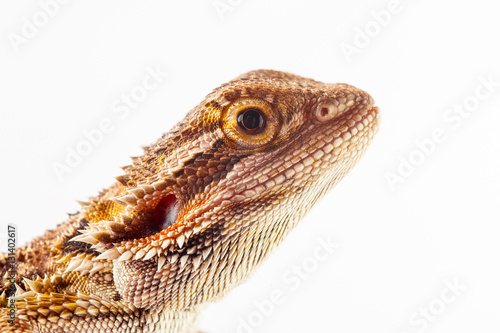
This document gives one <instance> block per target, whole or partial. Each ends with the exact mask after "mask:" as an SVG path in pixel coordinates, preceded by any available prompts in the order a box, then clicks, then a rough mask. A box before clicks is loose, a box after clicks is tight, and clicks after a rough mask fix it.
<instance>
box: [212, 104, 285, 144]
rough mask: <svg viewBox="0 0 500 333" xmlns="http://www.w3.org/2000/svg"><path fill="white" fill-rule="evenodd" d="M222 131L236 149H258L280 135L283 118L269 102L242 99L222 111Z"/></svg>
mask: <svg viewBox="0 0 500 333" xmlns="http://www.w3.org/2000/svg"><path fill="white" fill-rule="evenodd" d="M221 116H222V118H221V120H222V131H223V132H224V134H225V136H226V138H227V139H228V140H229V142H228V143H229V144H230V145H231V146H233V147H234V148H243V149H258V148H261V147H264V146H265V145H266V144H268V143H269V142H270V141H272V140H273V139H274V138H275V137H276V136H277V134H278V133H279V130H280V127H281V125H280V124H281V116H280V114H279V113H278V112H277V111H276V110H275V109H274V108H273V106H272V105H271V104H270V103H268V102H267V101H265V100H263V99H260V98H240V99H238V100H236V101H235V102H233V103H232V104H231V105H229V107H227V109H225V110H224V111H222V115H221Z"/></svg>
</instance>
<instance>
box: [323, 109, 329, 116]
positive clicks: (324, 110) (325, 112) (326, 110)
mask: <svg viewBox="0 0 500 333" xmlns="http://www.w3.org/2000/svg"><path fill="white" fill-rule="evenodd" d="M327 115H328V108H321V117H326V116H327Z"/></svg>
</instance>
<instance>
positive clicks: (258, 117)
mask: <svg viewBox="0 0 500 333" xmlns="http://www.w3.org/2000/svg"><path fill="white" fill-rule="evenodd" d="M238 125H239V126H240V127H241V128H242V129H243V130H245V131H246V132H248V133H250V134H259V133H260V132H261V131H262V130H263V129H264V127H265V126H266V120H265V118H264V114H263V113H262V111H261V110H259V109H257V108H248V109H245V110H243V111H241V112H240V114H239V115H238Z"/></svg>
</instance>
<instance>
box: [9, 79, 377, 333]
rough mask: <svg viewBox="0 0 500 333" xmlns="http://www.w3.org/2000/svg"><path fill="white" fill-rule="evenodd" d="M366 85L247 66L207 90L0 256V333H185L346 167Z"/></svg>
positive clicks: (359, 140)
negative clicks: (42, 227)
mask: <svg viewBox="0 0 500 333" xmlns="http://www.w3.org/2000/svg"><path fill="white" fill-rule="evenodd" d="M378 122H379V110H378V108H377V107H376V106H374V101H373V99H372V98H371V97H370V96H369V95H368V94H367V93H366V92H364V91H362V90H360V89H357V88H355V87H353V86H351V85H348V84H343V83H342V84H327V83H321V82H318V81H314V80H312V79H308V78H303V77H300V76H297V75H293V74H289V73H285V72H279V71H272V70H257V71H251V72H248V73H246V74H243V75H241V76H239V77H237V78H236V79H234V80H232V81H230V82H228V83H226V84H223V85H221V86H220V87H219V88H217V89H215V90H213V91H212V92H211V93H210V94H209V95H207V97H206V98H205V100H204V101H202V102H201V103H200V104H199V105H198V106H197V107H195V108H194V109H193V110H192V111H190V112H189V113H188V114H187V115H186V117H185V118H184V119H183V120H182V121H180V122H179V123H178V124H177V125H176V126H175V127H174V128H173V129H172V130H171V131H170V132H168V133H166V134H164V135H163V136H162V137H161V138H160V139H159V140H158V141H157V142H155V143H154V144H152V145H151V146H149V147H147V148H145V151H144V155H142V156H139V157H133V158H132V164H131V165H128V166H125V167H123V170H124V172H125V173H124V174H123V175H121V176H119V177H117V182H116V183H115V184H114V185H112V186H111V187H109V188H107V189H105V190H103V191H102V192H100V193H99V195H97V196H95V197H92V198H90V199H89V200H88V202H82V203H81V204H82V209H81V211H80V212H78V213H76V214H73V215H70V217H69V219H68V220H67V221H66V222H64V223H62V224H60V225H59V226H58V227H57V228H56V229H54V230H49V231H47V232H46V233H45V234H44V235H43V236H41V237H38V238H36V239H34V240H32V241H31V242H29V243H28V244H26V245H25V246H23V247H20V248H17V249H15V251H11V252H10V253H6V254H2V255H0V273H1V275H2V276H3V277H4V281H3V284H1V285H0V287H1V288H2V289H0V291H2V292H3V293H2V296H1V299H0V304H1V307H0V331H1V332H15V333H27V332H60V333H62V332H64V333H69V332H76V333H83V332H98V333H104V332H123V333H125V332H137V333H141V332H179V333H181V332H191V331H192V330H193V329H194V323H195V321H196V316H197V313H198V312H199V309H200V308H201V307H202V306H203V304H206V303H207V302H211V301H213V300H216V299H219V298H220V297H221V296H223V295H224V294H225V293H227V292H228V291H229V290H231V289H232V288H233V287H235V286H236V285H238V284H239V283H241V282H242V281H243V280H245V278H247V276H248V275H249V274H250V273H251V272H252V271H254V269H255V268H256V267H257V266H258V265H259V264H260V263H261V262H262V261H263V260H264V259H265V258H266V257H267V256H268V255H269V254H270V253H271V252H272V251H273V249H275V248H276V247H277V246H278V244H280V243H281V242H282V241H283V239H284V238H285V237H286V235H287V234H288V233H289V232H290V230H292V229H293V227H294V226H295V225H296V224H297V223H298V221H299V220H300V219H301V218H302V217H303V216H304V214H305V213H306V212H307V211H308V210H309V209H310V208H311V207H312V206H313V205H314V204H315V203H316V202H317V201H318V199H320V198H321V197H322V196H323V195H324V194H325V193H326V192H327V191H328V190H329V189H331V188H332V187H333V186H334V185H335V184H336V183H337V182H338V181H339V180H340V179H342V178H343V177H344V176H345V175H346V174H347V173H348V171H349V170H350V169H351V168H352V167H353V166H354V165H355V164H356V163H357V161H358V160H359V158H360V157H361V155H362V154H363V153H364V151H365V149H366V148H367V147H368V145H369V143H370V142H371V141H372V138H373V136H374V135H375V133H376V132H377V129H378Z"/></svg>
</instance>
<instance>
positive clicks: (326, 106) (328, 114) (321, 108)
mask: <svg viewBox="0 0 500 333" xmlns="http://www.w3.org/2000/svg"><path fill="white" fill-rule="evenodd" d="M338 111H339V109H338V108H337V107H336V106H335V105H333V104H331V103H321V104H320V105H318V106H317V107H316V109H315V110H314V116H315V117H316V119H318V120H319V121H321V122H324V121H328V120H330V119H333V118H335V117H336V116H337V115H338V113H339V112H338Z"/></svg>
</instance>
